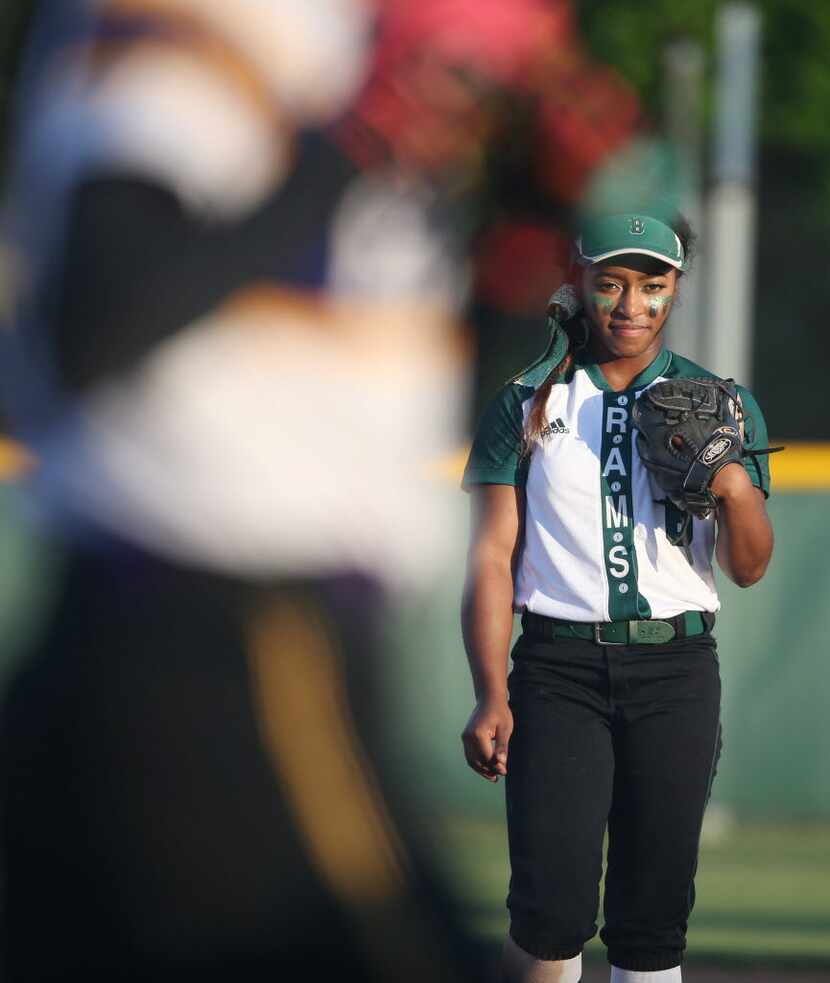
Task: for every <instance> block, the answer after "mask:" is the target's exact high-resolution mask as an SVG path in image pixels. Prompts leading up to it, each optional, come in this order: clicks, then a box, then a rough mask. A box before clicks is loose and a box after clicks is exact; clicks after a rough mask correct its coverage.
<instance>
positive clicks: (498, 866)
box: [438, 818, 830, 969]
mask: <svg viewBox="0 0 830 983" xmlns="http://www.w3.org/2000/svg"><path fill="white" fill-rule="evenodd" d="M438 849H439V855H440V857H441V860H442V863H443V864H444V865H445V866H446V869H447V871H448V872H449V874H450V876H451V878H452V883H453V884H454V885H455V890H456V892H457V897H458V900H459V902H460V903H461V905H462V907H463V909H464V910H465V911H466V912H467V913H468V917H469V920H470V925H471V927H472V929H473V931H474V932H475V933H476V934H477V935H480V936H481V938H482V941H483V942H486V943H487V944H491V943H492V944H496V943H498V942H499V941H500V940H501V939H502V938H503V937H504V934H505V932H506V929H507V913H506V910H505V907H504V894H505V890H506V885H507V881H508V877H509V865H508V860H507V849H506V836H505V831H504V827H503V825H502V824H501V823H499V822H493V821H480V820H473V819H468V818H453V819H450V820H448V821H447V823H446V824H445V825H442V830H441V845H440V847H439V848H438ZM696 887H697V904H696V905H695V910H694V912H693V914H692V917H691V920H690V927H689V937H688V945H689V951H690V955H694V957H695V959H697V960H706V961H711V962H716V963H720V964H724V963H729V962H732V961H742V960H759V959H760V960H764V961H765V962H767V963H770V962H781V963H782V964H783V963H786V964H794V963H797V964H802V963H803V964H812V965H816V966H826V967H827V968H828V969H830V825H827V824H822V825H816V824H804V825H771V824H749V823H741V824H737V823H725V824H724V823H718V824H717V826H715V824H714V823H713V824H712V825H711V827H710V828H709V831H708V832H706V831H705V833H704V842H703V846H702V848H701V857H700V868H699V871H698V876H697V878H696ZM592 952H595V954H596V955H597V956H598V957H599V956H600V955H604V952H603V950H602V946H601V944H600V943H599V942H598V941H597V940H596V939H595V940H594V941H592V942H591V943H590V945H589V947H588V951H587V953H586V955H589V954H590V953H592Z"/></svg>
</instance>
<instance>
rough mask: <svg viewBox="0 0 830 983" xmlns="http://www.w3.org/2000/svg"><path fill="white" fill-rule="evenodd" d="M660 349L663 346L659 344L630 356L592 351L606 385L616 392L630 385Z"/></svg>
mask: <svg viewBox="0 0 830 983" xmlns="http://www.w3.org/2000/svg"><path fill="white" fill-rule="evenodd" d="M662 350H663V346H662V345H659V346H658V347H657V348H656V350H654V349H652V348H649V349H647V350H646V351H644V352H643V353H642V354H640V355H633V356H630V357H619V356H614V355H610V354H607V353H594V359H595V361H596V363H597V365H598V366H599V367H600V370H601V371H602V374H603V375H604V376H605V379H606V381H607V383H608V385H609V386H610V387H611V388H612V389H613V390H615V391H616V392H622V391H623V390H624V389H629V388H630V387H631V383H632V382H633V381H634V380H635V379H636V378H637V376H638V375H640V374H641V373H642V372H644V371H645V370H646V369H647V368H648V367H649V365H651V363H652V362H653V361H654V360H655V358H657V356H658V355H659V354H660V352H661V351H662Z"/></svg>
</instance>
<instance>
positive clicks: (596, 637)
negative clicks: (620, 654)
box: [594, 621, 628, 645]
mask: <svg viewBox="0 0 830 983" xmlns="http://www.w3.org/2000/svg"><path fill="white" fill-rule="evenodd" d="M626 623H627V622H626ZM601 627H602V622H601V621H595V622H594V641H595V642H596V643H597V645H628V642H606V641H605V640H604V639H603V638H601V637H600V629H601Z"/></svg>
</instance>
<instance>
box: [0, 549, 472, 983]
mask: <svg viewBox="0 0 830 983" xmlns="http://www.w3.org/2000/svg"><path fill="white" fill-rule="evenodd" d="M382 613H383V598H382V596H381V592H380V591H379V589H378V587H377V585H376V584H374V583H373V582H372V581H370V580H369V579H367V578H365V577H361V576H358V575H355V574H348V573H344V574H343V575H342V576H332V577H329V578H320V579H317V580H301V579H299V578H298V579H295V580H290V579H289V580H282V581H274V582H261V583H250V582H243V581H241V580H239V581H237V580H234V579H233V578H228V577H222V576H218V575H214V574H211V573H208V572H205V571H200V570H197V569H193V568H188V567H186V566H183V565H177V564H172V563H169V562H166V561H164V560H162V559H160V558H157V557H153V556H150V555H147V554H146V553H143V552H141V551H140V550H136V549H133V548H130V547H128V546H125V545H124V544H118V543H111V542H106V541H105V542H99V543H97V544H96V546H95V547H94V548H88V549H77V548H76V549H73V550H71V551H70V553H69V556H68V558H67V569H66V576H65V581H64V587H63V590H62V593H61V596H60V598H59V599H58V603H57V608H56V610H55V611H54V613H53V617H52V618H51V621H50V623H49V624H48V626H46V627H45V629H44V636H43V638H42V639H41V640H40V643H39V646H38V648H37V651H36V652H34V653H33V654H32V657H31V658H30V660H29V661H28V663H27V664H26V666H25V667H24V669H23V671H22V672H21V673H19V675H18V676H17V678H16V679H14V680H13V681H12V684H11V686H10V688H9V690H8V693H7V697H6V699H5V701H4V705H3V708H2V738H3V758H2V771H0V790H1V791H2V858H1V861H2V862H1V863H0V870H2V874H3V889H2V896H3V897H2V902H3V918H2V928H3V936H4V938H3V943H4V944H3V953H4V956H3V963H4V966H3V968H4V970H5V975H4V978H5V979H7V980H9V981H10V983H35V981H38V983H41V981H47V980H48V981H52V980H64V979H65V980H69V979H83V980H85V981H88V983H90V981H95V983H97V981H104V980H106V981H108V983H109V981H111V980H115V979H118V980H135V981H142V983H145V981H146V983H150V981H153V983H155V981H160V983H166V981H167V980H171V981H172V980H176V981H177V983H187V981H191V980H192V981H196V980H198V981H199V983H210V981H217V983H218V981H220V980H221V981H223V983H225V981H231V980H233V981H234V983H259V981H265V980H268V981H269V983H273V981H276V980H279V979H287V980H288V979H306V978H313V977H315V976H317V975H318V974H322V975H323V976H325V977H328V976H329V975H331V976H335V975H336V977H337V978H338V979H343V980H361V981H362V980H366V981H375V980H378V981H383V980H395V981H396V983H397V981H399V980H410V979H411V980H413V981H414V980H419V979H420V978H423V977H424V976H427V977H434V978H436V979H438V980H446V981H453V983H455V981H459V980H463V979H466V978H468V977H467V970H468V968H469V974H470V975H469V978H470V979H475V978H476V976H477V975H478V974H477V972H476V971H475V970H474V969H473V968H472V967H468V964H467V962H466V958H467V956H468V955H469V954H470V951H469V950H468V949H467V948H466V946H465V943H464V941H463V940H462V933H461V930H460V929H459V928H458V924H457V923H456V922H455V921H454V920H453V919H454V910H453V908H452V905H451V903H450V898H449V896H448V893H447V892H446V890H445V885H444V884H443V883H442V881H441V879H440V877H439V876H438V875H437V874H436V872H435V871H434V870H433V869H432V866H431V858H430V856H429V855H428V854H427V853H426V852H425V851H424V850H423V849H422V845H421V844H420V843H419V842H417V841H416V838H415V836H414V834H413V833H412V829H413V828H414V824H410V818H411V817H409V816H408V815H407V813H406V811H405V810H404V809H403V808H400V807H399V806H400V803H399V802H398V801H397V799H396V797H395V794H394V790H393V786H394V783H393V782H392V781H391V780H387V779H388V777H389V776H387V775H386V774H385V772H384V763H383V761H382V756H381V755H380V754H379V750H380V749H381V748H382V746H383V720H384V715H383V714H382V713H381V712H380V711H381V710H382V709H383V708H382V707H381V705H380V702H379V701H380V700H381V699H382V696H383V693H384V691H383V689H382V687H381V686H380V680H379V675H380V673H379V668H380V663H379V660H380V659H382V658H389V657H390V652H389V646H388V643H387V644H385V645H381V643H380V642H381V636H380V634H379V632H380V630H381V628H382V624H379V623H378V622H379V618H378V616H379V615H381V618H382ZM386 696H387V698H388V694H386ZM462 953H463V954H462Z"/></svg>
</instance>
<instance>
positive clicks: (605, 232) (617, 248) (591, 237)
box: [576, 212, 687, 270]
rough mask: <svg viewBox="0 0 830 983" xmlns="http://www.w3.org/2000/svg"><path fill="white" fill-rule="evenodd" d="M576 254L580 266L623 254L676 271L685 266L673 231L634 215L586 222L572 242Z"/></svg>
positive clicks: (659, 223) (629, 214) (602, 217)
mask: <svg viewBox="0 0 830 983" xmlns="http://www.w3.org/2000/svg"><path fill="white" fill-rule="evenodd" d="M576 252H577V256H576V259H577V262H578V263H580V264H582V265H583V266H590V265H591V264H592V263H601V262H602V261H603V260H605V259H610V258H611V257H612V256H623V255H625V254H626V253H639V254H640V255H643V256H653V257H654V258H655V259H659V260H662V261H663V262H664V263H668V264H669V266H673V267H674V268H675V269H676V270H685V269H686V265H687V264H686V256H685V254H684V252H683V246H682V244H681V242H680V239H679V238H678V237H677V233H676V232H675V231H674V229H672V228H670V227H669V226H668V225H666V224H665V222H661V221H660V220H659V219H656V218H654V217H653V216H651V215H638V214H636V213H634V212H626V213H625V214H622V215H603V216H601V217H599V218H594V219H589V220H588V221H587V222H586V223H585V225H584V226H583V228H582V233H581V235H580V236H579V237H578V238H577V240H576Z"/></svg>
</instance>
